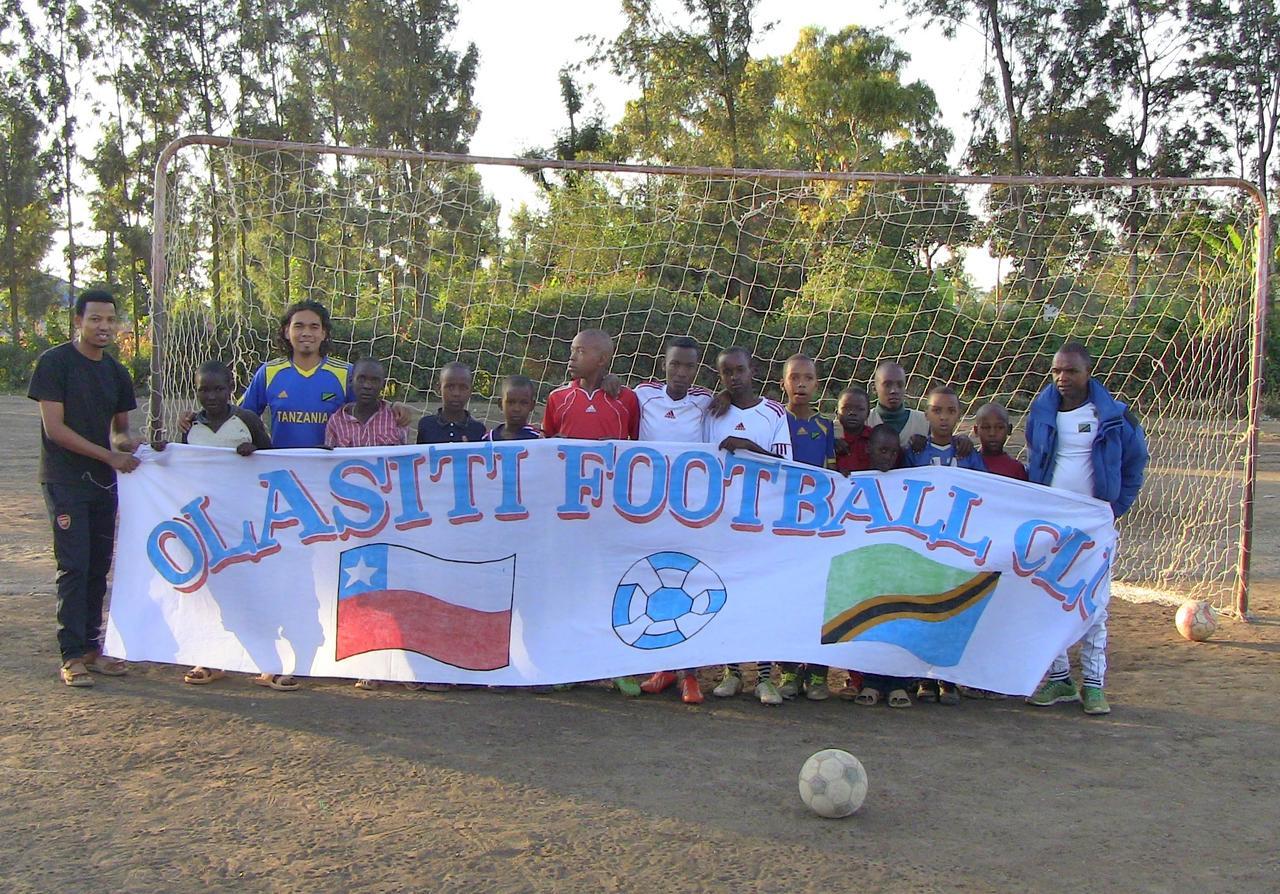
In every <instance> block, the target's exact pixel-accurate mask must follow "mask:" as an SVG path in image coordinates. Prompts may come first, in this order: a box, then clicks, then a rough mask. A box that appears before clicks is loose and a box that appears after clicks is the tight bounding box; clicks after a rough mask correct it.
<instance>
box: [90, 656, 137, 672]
mask: <svg viewBox="0 0 1280 894" xmlns="http://www.w3.org/2000/svg"><path fill="white" fill-rule="evenodd" d="M84 667H85V670H87V671H88V672H89V673H91V674H102V676H104V677H123V676H124V675H125V674H127V673H129V666H128V665H127V664H125V663H124V662H123V661H120V660H119V659H116V658H103V657H101V656H99V657H97V658H94V659H93V660H92V661H85V662H84Z"/></svg>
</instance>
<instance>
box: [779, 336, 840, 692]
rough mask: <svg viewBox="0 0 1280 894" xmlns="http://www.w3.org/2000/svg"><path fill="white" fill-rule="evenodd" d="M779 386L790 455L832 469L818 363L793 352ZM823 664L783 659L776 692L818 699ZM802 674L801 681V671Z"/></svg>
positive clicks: (832, 430) (832, 435)
mask: <svg viewBox="0 0 1280 894" xmlns="http://www.w3.org/2000/svg"><path fill="white" fill-rule="evenodd" d="M782 390H783V392H784V393H785V394H786V395H787V426H788V427H789V428H790V429H791V458H792V459H794V460H795V461H796V462H800V463H807V464H808V465H811V466H819V467H821V468H824V469H834V468H835V465H836V427H835V425H834V424H833V423H832V422H831V420H830V419H824V418H823V417H822V416H821V415H819V413H818V411H817V410H815V409H814V407H813V398H814V395H815V394H816V393H817V390H818V367H817V364H815V363H814V362H813V360H812V359H810V358H809V357H806V356H805V355H804V354H793V355H791V356H790V357H788V358H787V362H786V363H785V364H783V366H782ZM829 670H830V669H829V668H828V667H827V666H826V665H825V664H809V665H801V664H797V663H795V662H792V661H784V662H782V677H781V680H780V682H779V685H778V693H779V694H780V695H781V696H782V697H783V698H784V699H790V698H795V697H796V695H798V694H799V692H800V689H801V686H802V685H803V687H804V696H805V698H807V699H809V700H810V701H815V702H820V701H823V700H825V699H826V698H828V697H829V696H830V694H831V692H830V690H829V689H828V688H827V673H828V671H829ZM802 674H803V677H804V680H803V684H802V681H801V675H802Z"/></svg>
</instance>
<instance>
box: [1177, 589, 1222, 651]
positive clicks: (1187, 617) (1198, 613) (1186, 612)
mask: <svg viewBox="0 0 1280 894" xmlns="http://www.w3.org/2000/svg"><path fill="white" fill-rule="evenodd" d="M1173 624H1174V626H1175V627H1177V628H1178V632H1179V633H1181V634H1182V635H1183V636H1184V637H1185V638H1186V639H1189V640H1191V641H1192V642H1195V643H1202V642H1204V641H1205V640H1207V639H1208V638H1209V637H1211V636H1213V632H1214V631H1215V630H1217V629H1218V613H1217V612H1216V611H1214V610H1213V606H1212V605H1210V604H1209V603H1207V602H1205V601H1204V600H1203V599H1199V600H1195V601H1193V602H1184V603H1182V605H1181V606H1180V607H1179V608H1178V614H1177V615H1176V616H1174V619H1173Z"/></svg>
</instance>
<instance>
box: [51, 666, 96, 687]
mask: <svg viewBox="0 0 1280 894" xmlns="http://www.w3.org/2000/svg"><path fill="white" fill-rule="evenodd" d="M58 676H59V677H61V678H62V682H63V683H66V684H67V685H68V686H71V687H74V688H76V689H80V688H84V687H88V686H92V685H93V677H91V676H89V671H88V670H87V669H86V668H85V665H84V662H83V661H68V662H67V663H66V664H64V665H62V667H61V668H60V669H59V670H58Z"/></svg>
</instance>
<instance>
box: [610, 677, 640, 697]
mask: <svg viewBox="0 0 1280 894" xmlns="http://www.w3.org/2000/svg"><path fill="white" fill-rule="evenodd" d="M613 685H614V686H617V687H618V691H619V692H621V693H622V694H623V695H625V696H626V697H627V698H639V697H640V684H639V683H637V682H636V681H635V680H633V679H631V678H630V677H614V678H613Z"/></svg>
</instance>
